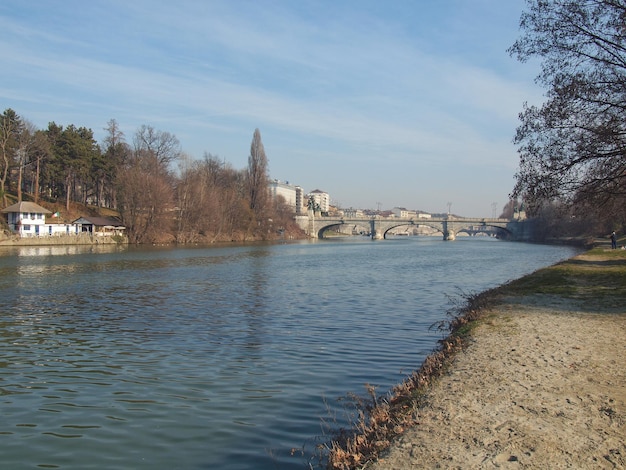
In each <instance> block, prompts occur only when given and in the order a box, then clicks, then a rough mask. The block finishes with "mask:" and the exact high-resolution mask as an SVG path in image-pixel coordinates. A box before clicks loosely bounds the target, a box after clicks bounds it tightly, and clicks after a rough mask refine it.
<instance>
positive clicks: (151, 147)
mask: <svg viewBox="0 0 626 470" xmlns="http://www.w3.org/2000/svg"><path fill="white" fill-rule="evenodd" d="M133 142H134V145H135V154H136V156H137V155H144V156H146V155H147V156H149V157H151V158H154V159H156V161H157V163H158V165H159V166H160V167H161V168H163V169H168V168H169V165H170V164H171V163H172V162H174V161H175V160H177V159H178V158H179V157H180V154H181V148H180V142H179V141H178V139H177V138H176V136H175V135H174V134H170V133H169V132H165V131H159V130H156V129H154V128H153V127H152V126H147V125H145V124H144V125H142V126H141V127H140V128H139V129H138V130H137V132H136V134H135V137H134V139H133Z"/></svg>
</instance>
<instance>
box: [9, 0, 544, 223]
mask: <svg viewBox="0 0 626 470" xmlns="http://www.w3.org/2000/svg"><path fill="white" fill-rule="evenodd" d="M524 6H525V3H524V1H523V0H504V1H503V0H437V1H434V0H433V1H431V0H390V1H385V2H383V1H379V0H371V1H370V0H358V1H357V0H344V1H341V0H335V1H324V0H322V1H307V0H279V1H271V0H269V1H264V0H253V1H239V0H224V1H222V0H198V1H194V0H179V1H176V2H172V1H160V0H133V1H132V2H129V1H128V0H119V1H118V0H107V1H99V0H90V1H84V0H78V1H76V0H5V1H4V2H2V4H0V60H1V63H2V79H1V80H0V106H1V107H2V110H4V109H6V108H13V109H14V110H15V111H16V112H17V113H18V114H19V115H20V116H22V117H24V118H25V119H28V120H29V121H31V122H33V123H34V124H35V125H36V126H37V127H39V128H46V127H47V125H48V123H49V122H50V121H55V122H56V123H57V124H61V125H68V124H74V125H76V126H85V127H89V128H91V129H93V131H94V134H95V136H96V138H97V139H98V141H101V140H102V138H103V137H104V128H105V127H106V126H107V122H108V121H109V120H110V119H115V120H116V121H117V122H118V124H119V126H120V128H121V130H122V131H123V132H124V133H125V135H126V139H127V141H128V142H129V143H130V142H132V136H133V134H134V133H135V132H136V130H137V129H138V128H139V127H140V126H141V125H143V124H146V125H150V126H153V127H154V128H156V129H159V130H163V131H167V132H170V133H172V134H175V135H176V136H177V137H178V139H179V140H180V142H181V144H182V147H183V150H184V152H185V153H186V154H188V155H189V156H190V157H192V158H201V157H202V156H203V155H204V153H205V152H207V153H211V154H212V155H216V156H219V157H220V158H223V159H225V160H226V161H227V162H229V163H231V164H232V165H233V166H234V167H235V168H238V169H241V168H245V167H246V165H247V158H248V155H249V151H250V142H251V140H252V135H253V132H254V129H255V128H259V129H260V131H261V136H262V139H263V143H264V145H265V150H266V153H267V156H268V159H269V169H270V176H271V177H272V178H276V179H279V180H282V181H289V182H290V183H292V184H297V185H300V186H302V187H303V188H304V190H305V191H312V190H314V189H321V190H323V191H326V192H328V193H329V194H330V196H331V201H332V202H333V203H335V204H338V205H340V206H341V207H346V208H347V207H358V208H374V209H375V208H377V207H378V204H379V203H380V207H381V208H382V209H391V208H393V207H395V206H401V207H406V208H408V209H418V210H425V211H429V212H445V211H446V210H447V204H448V203H449V202H450V203H451V208H452V212H453V213H456V214H459V215H465V216H475V217H490V216H491V215H492V213H493V204H494V203H496V204H497V211H498V213H499V212H500V210H501V209H502V207H503V205H504V204H505V203H506V201H507V199H508V194H509V193H510V191H511V189H512V187H513V184H514V179H513V177H514V174H515V172H516V169H517V162H518V158H517V152H516V149H515V147H514V146H513V144H512V139H513V136H514V132H515V128H516V126H517V124H518V121H517V115H518V113H519V112H520V111H521V109H522V104H523V103H524V102H525V101H528V102H529V103H535V104H538V103H540V102H541V100H542V90H541V89H540V88H538V86H537V85H535V83H534V77H535V75H536V74H537V71H538V66H537V64H520V63H518V62H517V61H515V60H514V59H513V58H512V57H510V56H509V55H508V54H507V53H506V49H507V48H508V47H509V46H510V45H511V44H512V43H513V41H515V39H516V38H517V37H518V35H519V28H518V25H519V17H520V14H521V12H522V10H523V9H524Z"/></svg>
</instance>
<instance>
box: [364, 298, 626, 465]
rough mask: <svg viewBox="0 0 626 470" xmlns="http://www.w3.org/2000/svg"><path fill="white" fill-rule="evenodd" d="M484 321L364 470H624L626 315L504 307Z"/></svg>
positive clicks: (558, 309)
mask: <svg viewBox="0 0 626 470" xmlns="http://www.w3.org/2000/svg"><path fill="white" fill-rule="evenodd" d="M574 310H575V309H574ZM624 312H626V305H625V306H624ZM484 318H485V320H484V321H482V322H481V324H480V326H479V327H478V328H477V329H476V331H475V333H474V334H473V337H472V340H471V343H470V345H469V347H468V348H467V349H466V350H465V351H463V352H461V353H459V354H457V356H456V357H455V359H454V362H453V364H452V366H451V367H450V369H449V370H448V372H447V373H445V374H444V376H443V377H441V378H440V379H439V380H438V381H437V382H436V383H435V384H434V386H433V387H432V388H431V389H430V390H429V391H428V392H427V406H425V407H423V408H422V409H421V410H420V412H419V418H418V421H419V424H418V425H417V426H415V427H413V428H411V429H410V430H408V431H406V432H405V433H404V434H403V435H402V436H400V437H399V438H398V439H397V440H396V441H395V442H394V444H393V445H392V448H391V449H390V450H389V451H388V452H387V453H385V454H384V455H383V456H382V457H381V458H380V459H379V460H378V462H376V463H373V464H372V463H370V464H368V465H366V466H365V467H364V468H366V469H368V470H373V469H376V470H382V469H384V470H390V469H413V468H458V469H468V468H505V469H506V468H536V469H544V468H577V469H586V468H589V469H597V468H626V313H624V314H614V313H613V314H607V313H584V314H583V313H577V312H576V311H571V310H569V309H568V307H567V306H559V307H554V306H550V307H545V306H544V307H542V306H541V302H535V304H534V305H529V304H526V305H520V304H514V303H505V304H504V305H500V306H498V307H497V310H496V311H494V312H491V313H490V314H488V315H487V316H486V317H484Z"/></svg>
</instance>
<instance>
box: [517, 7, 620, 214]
mask: <svg viewBox="0 0 626 470" xmlns="http://www.w3.org/2000/svg"><path fill="white" fill-rule="evenodd" d="M527 5H528V11H526V12H524V13H523V14H522V17H521V20H520V26H521V29H522V31H523V34H522V36H521V37H520V38H519V39H518V40H517V41H516V42H515V43H514V44H513V46H512V47H511V48H510V49H509V52H510V53H511V54H512V55H513V56H515V57H517V58H518V59H519V60H520V61H526V60H529V59H531V58H534V57H538V58H540V59H541V60H542V62H541V73H540V75H539V76H538V77H537V81H538V83H540V84H542V85H543V86H544V87H545V88H546V90H547V93H546V98H547V100H546V102H545V103H544V104H543V105H542V106H541V107H536V106H528V105H524V110H523V112H522V113H521V114H520V120H521V125H520V126H519V127H518V129H517V133H516V136H515V143H516V144H517V145H518V150H519V154H520V167H519V171H518V173H517V175H516V179H517V182H516V186H515V188H514V191H513V196H514V197H517V196H523V198H524V201H525V202H526V203H527V204H529V209H530V212H531V213H532V211H533V210H537V209H539V208H541V207H542V206H544V205H545V203H546V202H550V201H556V200H558V201H562V202H565V203H568V204H570V205H572V206H574V207H576V206H580V207H583V205H584V207H586V208H587V209H588V208H589V204H590V203H593V204H592V206H593V207H595V208H596V210H600V208H602V209H604V210H615V209H617V211H618V212H617V213H613V214H612V215H613V216H620V217H622V219H623V218H624V213H625V210H624V207H625V204H624V203H625V202H626V41H625V39H626V27H625V24H626V2H624V0H527ZM616 198H617V199H618V200H620V201H621V203H620V204H618V205H615V204H609V202H610V201H611V200H614V199H616ZM583 203H584V204H583ZM619 208H621V209H619Z"/></svg>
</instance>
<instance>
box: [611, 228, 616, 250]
mask: <svg viewBox="0 0 626 470" xmlns="http://www.w3.org/2000/svg"><path fill="white" fill-rule="evenodd" d="M611 249H612V250H615V249H617V237H616V236H615V231H613V233H612V234H611Z"/></svg>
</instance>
